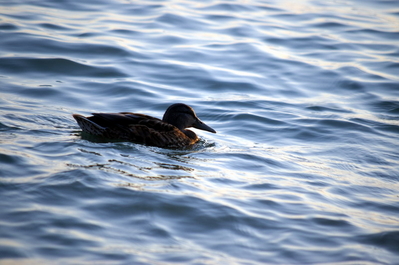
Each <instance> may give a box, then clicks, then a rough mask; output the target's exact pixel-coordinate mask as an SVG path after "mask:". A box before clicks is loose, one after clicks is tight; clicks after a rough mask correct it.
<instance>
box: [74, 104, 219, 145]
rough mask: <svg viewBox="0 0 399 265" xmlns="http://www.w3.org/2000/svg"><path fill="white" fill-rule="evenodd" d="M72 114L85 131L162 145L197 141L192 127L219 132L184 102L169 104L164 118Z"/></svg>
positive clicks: (120, 114)
mask: <svg viewBox="0 0 399 265" xmlns="http://www.w3.org/2000/svg"><path fill="white" fill-rule="evenodd" d="M72 116H73V118H74V119H75V120H76V122H77V123H78V125H79V127H80V128H81V129H82V131H83V132H85V133H88V134H91V135H94V136H98V137H103V138H107V139H112V140H126V141H130V142H135V143H140V144H145V145H150V146H157V147H163V148H181V147H188V146H192V145H193V144H195V143H196V142H198V140H199V137H198V136H197V135H196V134H195V132H193V131H192V130H188V129H187V128H190V127H193V128H197V129H200V130H204V131H208V132H211V133H216V131H215V130H214V129H212V128H211V127H210V126H208V125H206V124H205V123H204V122H203V121H201V120H200V119H199V118H198V117H197V115H196V114H195V111H194V109H193V108H191V107H190V106H188V105H186V104H183V103H175V104H173V105H171V106H169V107H168V108H167V109H166V111H165V114H164V115H163V117H162V120H161V119H158V118H155V117H152V116H148V115H145V114H140V113H132V112H119V113H92V116H89V117H85V116H83V115H80V114H72Z"/></svg>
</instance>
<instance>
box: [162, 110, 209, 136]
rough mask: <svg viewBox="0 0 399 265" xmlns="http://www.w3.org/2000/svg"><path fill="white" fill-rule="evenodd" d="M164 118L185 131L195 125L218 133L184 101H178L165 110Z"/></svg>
mask: <svg viewBox="0 0 399 265" xmlns="http://www.w3.org/2000/svg"><path fill="white" fill-rule="evenodd" d="M162 120H163V121H164V122H167V123H169V124H172V125H174V126H176V127H177V128H179V130H181V131H183V132H184V131H185V129H186V128H189V127H194V128H197V129H200V130H204V131H208V132H211V133H216V131H215V130H214V129H212V128H211V127H209V126H208V125H206V124H205V123H204V122H202V121H201V120H200V119H199V118H198V117H197V115H196V114H195V112H194V110H193V108H191V107H190V106H188V105H186V104H183V103H176V104H173V105H171V106H169V108H168V109H167V110H166V111H165V114H164V115H163V118H162Z"/></svg>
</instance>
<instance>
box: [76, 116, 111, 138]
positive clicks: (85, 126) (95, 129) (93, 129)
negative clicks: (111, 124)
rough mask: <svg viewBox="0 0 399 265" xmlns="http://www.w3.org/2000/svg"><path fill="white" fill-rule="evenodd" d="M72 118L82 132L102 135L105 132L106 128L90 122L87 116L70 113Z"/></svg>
mask: <svg viewBox="0 0 399 265" xmlns="http://www.w3.org/2000/svg"><path fill="white" fill-rule="evenodd" d="M72 116H73V118H74V119H75V120H76V122H77V123H78V125H79V127H80V128H81V129H82V131H83V132H86V133H90V134H92V135H96V136H103V135H104V134H105V133H106V128H104V127H102V126H100V125H98V124H97V123H95V122H92V121H91V120H89V119H88V118H86V117H85V116H83V115H80V114H72Z"/></svg>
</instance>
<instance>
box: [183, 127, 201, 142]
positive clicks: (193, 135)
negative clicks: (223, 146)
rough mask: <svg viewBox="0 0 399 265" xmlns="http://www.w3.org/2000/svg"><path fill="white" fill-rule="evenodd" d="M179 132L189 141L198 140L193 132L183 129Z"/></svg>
mask: <svg viewBox="0 0 399 265" xmlns="http://www.w3.org/2000/svg"><path fill="white" fill-rule="evenodd" d="M180 130H181V129H180ZM181 131H182V132H183V133H184V134H185V135H186V136H187V137H188V138H190V139H193V140H197V139H198V136H197V135H196V134H195V132H193V131H191V130H186V129H183V130H181Z"/></svg>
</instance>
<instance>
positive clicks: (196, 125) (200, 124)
mask: <svg viewBox="0 0 399 265" xmlns="http://www.w3.org/2000/svg"><path fill="white" fill-rule="evenodd" d="M193 127H194V128H197V129H200V130H204V131H208V132H211V133H216V131H215V130H214V129H212V128H211V127H209V126H208V125H206V124H205V123H203V122H202V121H201V120H200V119H198V120H197V122H196V123H194V124H193Z"/></svg>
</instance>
